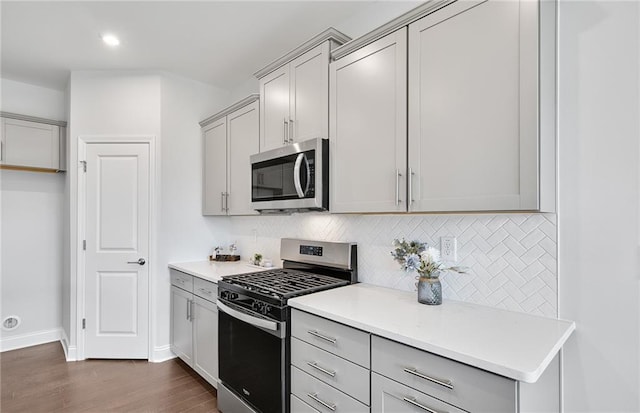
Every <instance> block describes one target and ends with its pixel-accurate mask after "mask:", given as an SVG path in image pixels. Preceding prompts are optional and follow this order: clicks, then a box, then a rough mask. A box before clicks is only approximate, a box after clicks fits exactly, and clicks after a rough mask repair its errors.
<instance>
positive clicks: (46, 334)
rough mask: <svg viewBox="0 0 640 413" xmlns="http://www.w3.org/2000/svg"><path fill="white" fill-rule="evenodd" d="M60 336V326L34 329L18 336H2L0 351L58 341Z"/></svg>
mask: <svg viewBox="0 0 640 413" xmlns="http://www.w3.org/2000/svg"><path fill="white" fill-rule="evenodd" d="M61 338H62V329H61V328H55V329H53V330H43V331H36V332H33V333H28V334H21V335H19V336H8V337H2V339H0V352H3V351H9V350H17V349H19V348H25V347H31V346H37V345H38V344H45V343H51V342H52V341H60V340H61Z"/></svg>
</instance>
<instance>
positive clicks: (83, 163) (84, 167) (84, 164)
mask: <svg viewBox="0 0 640 413" xmlns="http://www.w3.org/2000/svg"><path fill="white" fill-rule="evenodd" d="M80 163H81V164H82V171H83V172H87V161H80Z"/></svg>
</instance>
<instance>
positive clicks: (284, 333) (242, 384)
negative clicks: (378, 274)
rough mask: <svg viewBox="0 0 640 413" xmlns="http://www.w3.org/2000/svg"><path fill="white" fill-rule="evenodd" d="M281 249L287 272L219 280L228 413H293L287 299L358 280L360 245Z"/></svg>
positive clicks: (223, 404)
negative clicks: (290, 404)
mask: <svg viewBox="0 0 640 413" xmlns="http://www.w3.org/2000/svg"><path fill="white" fill-rule="evenodd" d="M280 249H281V257H282V258H283V259H284V261H283V268H282V269H274V270H269V271H259V272H254V273H248V274H239V275H231V276H227V277H223V278H222V280H221V281H219V282H218V310H219V311H218V325H219V327H218V329H219V332H218V348H219V359H220V381H221V385H220V388H221V389H222V391H219V392H218V403H219V410H220V411H221V412H223V413H236V412H239V413H245V412H247V413H248V412H251V413H283V412H284V413H288V412H289V410H290V407H289V392H290V387H291V384H290V374H291V373H290V371H289V368H288V367H289V363H290V358H291V345H290V336H291V331H290V330H291V326H290V320H291V310H290V308H289V307H288V306H287V300H288V299H289V298H291V297H295V296H299V295H303V294H310V293H312V292H315V291H321V290H325V289H328V288H335V287H339V286H342V285H347V284H349V283H354V282H357V248H356V245H355V244H351V243H332V242H318V241H307V240H296V239H283V240H282V241H281V245H280ZM291 258H294V259H295V260H292V259H291ZM320 263H321V264H320ZM247 409H248V410H247Z"/></svg>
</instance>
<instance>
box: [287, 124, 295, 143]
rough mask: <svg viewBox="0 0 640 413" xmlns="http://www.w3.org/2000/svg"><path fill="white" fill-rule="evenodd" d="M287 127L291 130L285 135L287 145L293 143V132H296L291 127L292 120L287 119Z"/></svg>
mask: <svg viewBox="0 0 640 413" xmlns="http://www.w3.org/2000/svg"><path fill="white" fill-rule="evenodd" d="M289 127H290V128H291V129H290V131H289V133H288V134H287V142H288V143H293V136H294V132H295V131H296V129H295V127H294V126H293V119H289Z"/></svg>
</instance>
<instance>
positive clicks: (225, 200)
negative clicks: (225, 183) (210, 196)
mask: <svg viewBox="0 0 640 413" xmlns="http://www.w3.org/2000/svg"><path fill="white" fill-rule="evenodd" d="M224 210H225V211H226V212H229V193H228V192H225V193H224Z"/></svg>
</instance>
